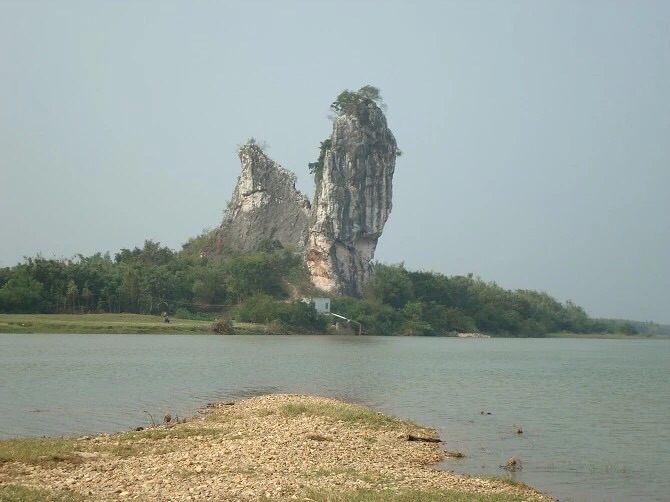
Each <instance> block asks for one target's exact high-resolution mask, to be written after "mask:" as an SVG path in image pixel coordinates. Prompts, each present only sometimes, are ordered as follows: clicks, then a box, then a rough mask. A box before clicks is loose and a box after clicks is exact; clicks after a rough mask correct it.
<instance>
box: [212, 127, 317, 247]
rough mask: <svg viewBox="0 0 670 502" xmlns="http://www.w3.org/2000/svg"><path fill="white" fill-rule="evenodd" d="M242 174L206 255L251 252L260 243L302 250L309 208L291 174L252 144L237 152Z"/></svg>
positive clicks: (254, 143) (250, 142)
mask: <svg viewBox="0 0 670 502" xmlns="http://www.w3.org/2000/svg"><path fill="white" fill-rule="evenodd" d="M238 153H239V157H240V163H241V165H242V172H241V173H240V176H239V178H238V179H237V185H236V186H235V191H234V192H233V196H232V199H231V200H230V203H229V204H228V210H227V212H226V214H225V216H224V219H223V222H222V223H221V226H220V227H219V228H218V229H217V231H216V236H215V239H214V245H213V247H212V249H210V250H208V252H209V253H210V254H221V253H225V252H227V251H251V250H254V249H256V248H257V247H258V245H259V244H260V243H261V242H263V241H264V240H277V241H279V242H281V243H282V244H293V245H295V246H296V248H298V249H302V248H303V246H304V243H305V238H306V233H307V220H308V214H309V213H308V212H309V208H310V204H309V201H308V200H307V198H306V197H305V196H304V195H303V194H302V193H300V191H298V190H297V189H296V188H295V183H296V177H295V174H293V173H291V172H289V171H287V170H286V169H284V168H283V167H282V166H280V165H279V164H277V163H276V162H274V161H273V160H271V159H270V158H269V157H268V156H267V155H265V153H263V150H262V149H261V147H260V146H258V145H257V144H256V142H255V141H253V140H252V141H249V142H248V143H247V144H245V145H243V146H242V147H240V149H239V152H238Z"/></svg>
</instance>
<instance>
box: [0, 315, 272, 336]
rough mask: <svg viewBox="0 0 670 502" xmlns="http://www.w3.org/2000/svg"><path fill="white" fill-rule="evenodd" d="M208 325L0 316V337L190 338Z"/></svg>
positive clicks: (249, 329)
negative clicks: (102, 335) (101, 335)
mask: <svg viewBox="0 0 670 502" xmlns="http://www.w3.org/2000/svg"><path fill="white" fill-rule="evenodd" d="M210 324H211V322H210V321H191V320H188V319H177V318H170V322H169V323H166V322H164V321H163V318H162V317H159V316H150V315H140V314H0V333H77V334H82V333H128V334H158V333H168V334H169V333H172V334H192V333H207V332H209V326H210ZM234 329H235V332H236V333H238V334H247V333H248V334H255V333H263V326H261V325H254V324H246V323H236V324H235V327H234Z"/></svg>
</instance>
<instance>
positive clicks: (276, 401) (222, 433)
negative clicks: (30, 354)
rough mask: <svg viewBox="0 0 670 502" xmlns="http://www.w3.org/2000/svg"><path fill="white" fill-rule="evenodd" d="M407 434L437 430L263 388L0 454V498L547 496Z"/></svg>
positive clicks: (342, 405)
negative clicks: (188, 412) (467, 470)
mask: <svg viewBox="0 0 670 502" xmlns="http://www.w3.org/2000/svg"><path fill="white" fill-rule="evenodd" d="M409 434H412V435H417V436H423V437H430V436H433V437H434V434H435V431H433V430H431V429H426V428H423V427H420V426H417V425H416V424H412V423H410V422H406V421H400V420H396V419H393V418H390V417H387V416H385V415H382V414H380V413H377V412H375V411H373V410H370V409H368V408H364V407H361V406H356V405H351V404H346V403H342V402H340V401H336V400H333V399H326V398H321V397H311V396H296V395H267V396H260V397H254V398H251V399H246V400H243V401H240V402H236V403H234V404H215V405H211V406H210V407H209V408H208V409H206V410H203V413H202V415H201V416H198V417H195V418H192V419H190V420H188V421H186V422H184V423H179V424H176V425H172V426H170V427H168V428H150V429H146V430H143V431H139V432H126V433H118V434H110V435H106V434H105V435H100V436H86V437H82V438H77V439H73V440H70V441H68V442H67V444H68V445H71V446H70V448H71V451H70V452H69V453H68V452H67V448H66V449H65V450H64V451H63V452H61V453H59V454H55V455H53V458H47V457H40V458H39V459H37V460H36V461H31V460H29V459H28V460H23V461H18V460H17V459H11V458H10V459H8V458H7V457H5V459H4V460H5V461H4V462H3V461H1V460H2V459H1V458H0V489H4V490H5V491H4V492H2V491H0V500H2V499H3V496H2V494H3V493H5V494H7V493H9V492H8V490H9V489H10V488H12V489H13V488H17V489H18V488H19V487H28V488H30V489H31V490H32V489H37V490H45V492H40V493H42V494H44V493H48V494H50V495H49V496H50V497H51V496H54V497H61V496H62V497H63V498H62V499H61V498H53V500H117V499H125V500H161V501H163V500H263V499H273V500H275V499H280V500H346V499H340V498H337V497H338V496H339V495H338V494H345V495H346V494H352V493H354V494H355V493H357V494H358V495H357V496H358V497H359V498H355V500H365V496H363V498H360V497H361V494H370V493H376V494H377V496H381V497H382V498H379V499H374V500H383V499H384V494H387V495H388V498H389V499H393V496H394V495H396V494H399V493H400V494H402V493H421V492H430V493H433V494H434V493H435V492H436V491H437V493H438V494H439V493H441V491H445V493H450V492H448V491H449V490H454V491H456V492H464V493H462V495H465V496H466V498H465V499H464V500H468V494H470V495H471V496H472V497H473V498H475V497H476V494H477V493H479V494H500V495H501V496H502V497H501V498H499V499H498V498H496V499H495V500H551V499H549V498H545V497H543V496H542V495H540V494H539V493H537V492H535V491H533V490H532V489H530V488H528V487H525V486H523V485H522V486H518V485H516V486H514V485H510V484H509V483H505V482H502V481H497V480H490V479H478V478H474V477H467V476H461V475H456V474H452V473H450V472H447V471H441V470H436V469H434V468H433V467H431V466H433V465H434V464H435V463H436V462H438V461H440V460H441V459H442V458H444V455H445V453H444V452H443V451H442V450H441V449H440V447H439V445H436V444H435V443H423V442H410V441H407V436H408V435H409ZM380 494H381V495H380ZM80 497H81V498H80ZM17 500H18V499H17ZM36 500H37V499H36ZM352 500H354V499H353V498H352ZM405 500H406V499H405ZM427 500H428V499H427ZM429 500H436V499H434V498H431V499H429ZM445 500H448V499H447V498H445ZM459 500H460V499H459ZM491 500H494V499H491Z"/></svg>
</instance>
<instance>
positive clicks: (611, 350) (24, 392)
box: [0, 334, 670, 501]
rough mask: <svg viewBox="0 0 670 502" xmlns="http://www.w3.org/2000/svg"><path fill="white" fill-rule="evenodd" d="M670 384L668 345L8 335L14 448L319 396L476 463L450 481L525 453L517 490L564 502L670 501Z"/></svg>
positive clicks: (4, 374)
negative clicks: (227, 407) (439, 442)
mask: <svg viewBox="0 0 670 502" xmlns="http://www.w3.org/2000/svg"><path fill="white" fill-rule="evenodd" d="M669 382H670V341H666V340H571V339H485V340H477V339H474V340H463V339H454V338H438V339H435V338H394V337H340V336H309V337H299V336H290V337H289V336H286V337H282V336H271V337H266V336H246V337H245V336H240V337H238V336H226V337H223V336H221V337H220V336H212V335H184V336H178V335H3V334H0V437H20V436H42V435H47V436H56V435H64V434H83V433H94V432H108V431H117V430H127V429H129V428H131V427H136V426H138V425H145V424H147V423H148V422H150V418H149V414H151V415H153V417H155V418H156V420H161V417H162V416H163V415H164V414H165V413H168V412H169V413H171V414H172V416H173V417H174V416H175V415H179V416H188V415H192V414H194V413H195V412H196V410H197V409H198V408H199V407H201V406H203V405H204V404H205V403H207V402H210V401H215V400H230V399H237V398H240V397H245V396H250V395H256V394H263V393H268V392H291V393H306V394H319V395H327V396H332V397H338V398H343V399H346V400H350V401H355V402H359V403H363V404H366V405H369V406H372V407H374V408H376V409H378V410H380V411H384V412H386V413H391V414H394V415H397V416H400V417H403V418H409V419H412V420H415V421H417V422H419V423H422V424H425V425H430V426H433V427H436V428H437V429H438V430H439V431H440V434H441V437H442V438H443V439H445V440H446V448H447V449H450V450H461V451H463V452H464V453H465V454H466V458H464V459H461V460H448V461H446V462H444V463H443V465H442V467H444V468H446V469H450V470H455V471H457V472H464V473H471V474H487V475H490V474H493V475H500V474H502V471H501V469H500V468H499V466H500V464H502V463H504V462H505V461H506V460H507V459H508V458H509V457H511V456H517V457H519V458H521V460H522V461H523V466H524V469H523V472H521V473H518V474H517V479H519V480H520V481H523V482H525V483H528V484H530V485H532V486H534V487H536V488H538V489H539V490H541V491H544V492H546V493H549V494H551V495H553V496H554V497H558V498H560V499H561V500H563V499H569V500H574V501H583V500H589V501H591V500H593V501H628V500H646V501H651V500H667V497H668V494H670V476H668V474H667V473H668V466H669V465H670V387H669V386H668V383H669ZM518 428H522V430H523V434H517V432H516V431H517V429H518Z"/></svg>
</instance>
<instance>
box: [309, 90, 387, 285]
mask: <svg viewBox="0 0 670 502" xmlns="http://www.w3.org/2000/svg"><path fill="white" fill-rule="evenodd" d="M396 153H397V145H396V141H395V138H394V137H393V134H392V133H391V131H390V130H389V129H388V127H387V124H386V117H384V114H383V113H382V111H381V110H380V109H379V108H378V107H377V106H376V105H375V104H373V103H369V104H368V105H367V107H366V108H364V109H363V110H362V112H361V111H359V112H358V113H356V114H344V115H341V116H340V117H338V118H336V119H335V123H334V125H333V133H332V136H331V148H330V149H329V150H328V151H326V154H325V157H324V165H323V171H322V175H321V179H320V180H317V187H316V195H315V200H314V204H313V208H312V212H311V216H310V228H309V235H308V240H307V245H306V249H305V261H306V264H307V267H308V268H309V271H310V273H311V276H312V282H313V283H314V285H315V286H317V287H318V288H320V289H323V290H325V291H332V292H341V293H346V294H351V295H356V296H358V295H360V293H361V288H362V285H363V283H364V282H365V281H366V280H367V278H368V277H369V275H370V272H371V265H370V262H371V261H372V259H373V258H374V253H375V249H376V246H377V241H378V240H379V237H380V236H381V234H382V230H383V229H384V225H385V224H386V220H387V219H388V217H389V214H390V212H391V207H392V185H393V172H394V170H395V160H396Z"/></svg>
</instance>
